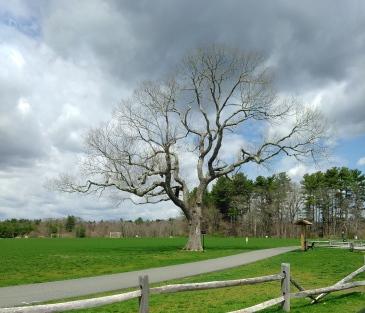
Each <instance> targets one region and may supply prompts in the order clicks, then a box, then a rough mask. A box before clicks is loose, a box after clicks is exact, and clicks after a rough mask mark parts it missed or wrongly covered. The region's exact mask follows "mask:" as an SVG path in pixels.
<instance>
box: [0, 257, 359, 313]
mask: <svg viewBox="0 0 365 313" xmlns="http://www.w3.org/2000/svg"><path fill="white" fill-rule="evenodd" d="M364 271H365V265H364V266H362V267H361V268H359V269H358V270H356V271H355V272H353V273H351V274H350V275H348V276H346V277H345V278H343V279H342V280H340V281H339V282H338V283H336V284H335V285H333V286H329V287H324V288H318V289H312V290H305V289H304V288H303V287H302V286H300V284H299V283H297V282H296V281H295V280H294V279H293V278H292V277H291V276H290V264H287V263H283V264H282V265H281V272H280V273H279V274H275V275H269V276H262V277H256V278H246V279H237V280H228V281H212V282H203V283H189V284H175V285H166V286H161V287H154V288H149V283H148V276H147V275H141V276H139V287H140V289H139V290H137V291H132V292H128V293H123V294H118V295H113V296H106V297H100V298H94V299H85V300H77V301H70V302H64V303H56V304H44V305H35V306H23V307H14V308H3V309H1V308H0V313H31V312H37V313H50V312H64V311H68V310H76V309H88V308H93V307H98V306H103V305H107V304H112V303H117V302H123V301H126V300H130V299H134V298H138V299H139V313H148V312H149V296H150V295H153V294H164V293H175V292H184V291H197V290H207V289H216V288H226V287H234V286H243V285H253V284H258V283H264V282H270V281H275V280H280V281H281V296H280V297H278V298H275V299H271V300H268V301H265V302H263V303H260V304H257V305H254V306H252V307H249V308H245V309H242V310H238V311H232V312H229V313H244V312H245V313H247V312H257V311H260V310H262V309H264V308H268V307H270V306H273V305H277V304H281V307H282V309H283V310H284V311H286V312H289V311H290V299H293V298H303V297H309V298H310V299H312V300H313V301H312V303H314V302H318V301H319V300H320V299H321V298H322V297H324V296H325V295H327V294H328V293H330V292H333V291H340V290H344V289H349V288H355V287H359V286H365V280H362V281H356V282H352V283H347V282H348V281H349V280H350V279H352V278H354V277H355V276H356V275H358V274H360V273H362V272H364ZM290 283H292V284H293V285H294V286H295V287H296V288H298V289H299V290H300V291H299V292H296V293H290ZM318 294H320V296H318V297H317V298H314V297H313V295H318Z"/></svg>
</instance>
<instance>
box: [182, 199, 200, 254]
mask: <svg viewBox="0 0 365 313" xmlns="http://www.w3.org/2000/svg"><path fill="white" fill-rule="evenodd" d="M201 217H202V209H201V204H200V203H195V204H194V207H193V208H192V209H191V220H190V221H189V238H188V243H187V244H186V246H185V247H184V249H183V250H189V251H203V247H202V244H201V240H200V236H201V227H200V222H201Z"/></svg>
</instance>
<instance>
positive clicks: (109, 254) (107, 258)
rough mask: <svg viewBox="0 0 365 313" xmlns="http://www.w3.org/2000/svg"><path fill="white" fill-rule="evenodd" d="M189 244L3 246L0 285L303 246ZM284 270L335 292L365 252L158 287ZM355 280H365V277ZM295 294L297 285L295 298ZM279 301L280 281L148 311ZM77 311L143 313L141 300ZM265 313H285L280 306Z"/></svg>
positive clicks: (339, 297)
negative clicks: (191, 248) (201, 248)
mask: <svg viewBox="0 0 365 313" xmlns="http://www.w3.org/2000/svg"><path fill="white" fill-rule="evenodd" d="M185 242H186V238H173V239H168V238H166V239H157V238H156V239H144V238H123V239H19V240H18V239H16V240H15V239H9V240H0V258H1V264H0V267H1V268H0V280H1V284H2V286H9V285H15V284H22V283H33V282H40V281H51V280H57V279H67V278H72V277H85V276H91V275H99V274H109V273H116V272H123V271H131V270H136V269H142V268H148V267H156V266H165V265H172V264H178V263H183V262H192V261H198V260H203V259H208V258H214V257H220V256H225V255H229V254H234V253H242V252H245V251H249V250H255V249H263V248H271V247H275V246H276V247H278V246H292V245H299V240H297V239H296V240H287V239H270V238H269V239H249V243H248V244H247V245H246V243H245V240H244V239H242V238H209V237H207V238H205V248H206V251H205V252H204V253H199V252H186V251H181V250H180V248H181V247H182V246H183V245H184V244H185ZM281 263H290V265H291V276H292V277H293V278H294V279H295V280H296V281H298V282H299V283H300V284H301V285H302V286H303V287H304V288H306V289H313V288H319V287H324V286H329V285H332V284H334V283H336V282H337V281H339V280H340V279H342V278H343V277H345V276H347V275H348V274H350V273H351V272H353V271H355V270H356V269H358V268H359V267H361V266H362V265H364V253H363V252H360V251H355V252H352V253H351V252H350V251H349V250H348V249H330V248H315V249H314V250H313V251H307V252H301V251H299V250H298V251H294V252H289V253H285V254H282V255H279V256H276V257H272V258H269V259H266V260H262V261H259V262H255V263H253V264H248V265H245V266H241V267H237V268H234V269H230V270H225V271H219V272H215V273H210V274H204V275H199V276H195V277H190V278H186V279H180V280H176V281H170V282H164V283H163V284H159V285H165V284H171V283H185V282H203V281H215V280H230V279H239V278H248V277H258V276H263V275H270V274H277V273H279V272H280V265H281ZM357 279H362V280H363V279H365V273H363V274H361V275H359V277H358V278H357ZM9 282H11V283H9ZM295 291H297V290H296V289H295V287H293V286H292V292H295ZM364 292H365V287H361V288H356V289H351V290H347V291H343V292H336V293H332V294H330V295H328V296H327V297H325V298H324V299H323V300H322V301H321V302H320V303H319V304H315V305H309V303H310V300H309V299H308V298H303V299H293V300H292V303H291V304H292V305H291V306H292V309H291V312H309V313H317V312H339V313H340V312H341V313H342V312H360V311H361V310H362V309H364V308H365V294H364ZM279 295H280V282H272V283H264V284H257V285H253V286H242V287H232V288H223V289H216V290H207V291H197V292H185V293H176V294H167V295H151V297H150V312H153V313H155V312H161V313H162V312H199V313H202V312H209V313H210V312H212V313H218V312H229V311H234V310H239V309H242V308H244V307H248V306H251V305H254V304H257V303H260V302H263V301H266V300H268V299H271V298H274V297H277V296H279ZM55 302H60V301H59V300H57V301H55ZM72 312H78V313H81V312H83V313H86V312H87V313H89V312H100V313H101V312H138V300H137V299H133V300H129V301H126V302H123V303H120V304H114V305H109V306H104V307H100V308H94V309H89V310H79V311H72ZM262 312H281V310H280V309H279V308H278V306H275V307H273V308H271V309H267V310H264V311H262Z"/></svg>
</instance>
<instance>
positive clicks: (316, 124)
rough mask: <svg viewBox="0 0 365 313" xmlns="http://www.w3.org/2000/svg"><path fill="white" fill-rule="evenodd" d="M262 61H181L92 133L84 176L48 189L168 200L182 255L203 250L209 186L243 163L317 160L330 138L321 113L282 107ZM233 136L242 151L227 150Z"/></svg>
mask: <svg viewBox="0 0 365 313" xmlns="http://www.w3.org/2000/svg"><path fill="white" fill-rule="evenodd" d="M264 61H265V59H264V57H263V56H262V54H260V53H244V52H242V51H240V50H238V49H234V48H231V47H229V46H226V45H223V44H211V45H206V46H202V47H199V48H197V49H195V50H193V51H191V52H189V53H187V54H186V55H185V57H184V58H183V59H182V62H181V63H180V64H179V65H178V66H177V69H176V71H175V72H174V73H173V74H172V75H170V76H168V77H167V78H166V79H164V80H163V81H144V82H142V83H140V84H139V85H138V86H137V88H136V89H135V91H134V93H133V94H132V96H131V97H130V98H129V99H126V100H123V101H122V102H121V103H120V104H119V105H118V106H117V107H116V108H115V110H114V112H113V117H112V119H111V121H109V122H108V123H104V124H102V125H101V126H100V127H97V128H94V129H91V130H89V131H88V133H87V134H86V136H85V153H84V155H83V157H82V159H80V161H79V165H80V173H81V174H77V175H69V174H60V176H59V178H57V179H52V180H49V181H47V183H46V186H47V187H48V188H49V189H55V190H60V191H64V192H81V193H91V192H97V193H99V194H102V193H103V191H104V190H106V189H110V190H114V191H117V193H115V196H116V197H117V198H118V200H119V201H122V200H124V199H127V198H128V199H132V200H135V201H136V199H137V198H138V197H140V198H141V199H143V200H142V201H139V202H138V203H139V204H141V203H156V202H161V201H167V200H168V201H172V202H173V203H174V204H175V205H176V206H178V207H179V208H180V209H181V210H182V212H183V214H184V215H185V217H186V219H187V221H188V223H189V239H188V243H187V245H186V246H185V249H186V250H194V251H200V250H202V246H201V243H200V232H201V228H200V223H201V217H202V206H201V204H202V196H203V192H204V191H205V190H206V188H207V186H208V185H209V183H211V182H212V181H213V180H215V179H216V178H218V177H221V176H223V175H227V174H229V173H231V172H233V171H235V170H238V169H239V168H240V167H241V166H242V165H243V164H245V163H249V162H254V163H257V164H266V163H267V162H268V161H269V160H270V159H272V158H273V157H276V156H280V155H286V156H291V157H294V158H296V159H297V160H298V161H300V162H304V161H305V160H307V159H312V160H314V161H317V160H318V158H319V157H322V156H324V154H325V152H326V151H327V150H326V149H327V147H326V143H327V140H328V139H329V138H330V137H331V135H332V134H331V131H330V127H329V126H328V124H327V122H326V121H325V119H324V117H323V115H322V114H321V113H320V112H319V111H318V110H317V109H316V108H315V107H309V106H306V105H304V104H302V103H300V101H298V99H296V98H291V99H280V98H279V97H278V95H277V93H276V91H275V89H274V87H273V76H272V75H271V74H270V72H269V70H268V68H267V67H266V66H265V63H264ZM232 135H235V136H236V137H235V138H240V141H241V142H242V144H240V145H237V146H232V145H231V146H230V143H229V142H227V141H229V140H231V139H230V138H233V137H230V136H232ZM227 147H228V148H230V151H231V153H229V154H227V153H224V152H225V151H227ZM188 155H189V158H188ZM192 155H193V156H194V159H193V160H194V162H195V163H194V165H191V160H192V159H191V156H192ZM188 159H189V161H190V163H188V162H187V160H188ZM193 173H195V178H196V179H195V182H194V179H192V175H193ZM193 176H194V175H193ZM196 186H197V191H196V193H195V196H194V199H193V200H192V199H191V197H190V193H191V191H192V190H193V188H194V187H196ZM129 194H132V196H130V195H129ZM135 196H137V197H135ZM189 197H190V199H189Z"/></svg>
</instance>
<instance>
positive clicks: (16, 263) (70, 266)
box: [0, 236, 300, 287]
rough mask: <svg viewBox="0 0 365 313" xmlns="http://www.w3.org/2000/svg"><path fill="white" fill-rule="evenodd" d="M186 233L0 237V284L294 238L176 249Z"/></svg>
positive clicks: (148, 264)
mask: <svg viewBox="0 0 365 313" xmlns="http://www.w3.org/2000/svg"><path fill="white" fill-rule="evenodd" d="M186 242H187V238H112V239H110V238H69V239H66V238H53V239H51V238H49V239H46V238H39V239H2V240H0V287H4V286H13V285H21V284H32V283H40V282H48V281H55V280H64V279H71V278H80V277H89V276H97V275H105V274H114V273H121V272H128V271H134V270H140V269H146V268H152V267H160V266H168V265H174V264H181V263H188V262H194V261H200V260H206V259H211V258H217V257H222V256H227V255H232V254H237V253H242V252H247V251H251V250H257V249H265V248H272V247H280V246H295V245H299V244H300V243H299V240H298V239H271V238H260V239H257V238H252V239H251V238H250V239H249V241H248V244H246V239H245V238H209V236H206V237H205V240H204V246H205V251H204V252H203V253H201V252H188V251H181V248H182V247H184V245H185V244H186Z"/></svg>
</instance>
